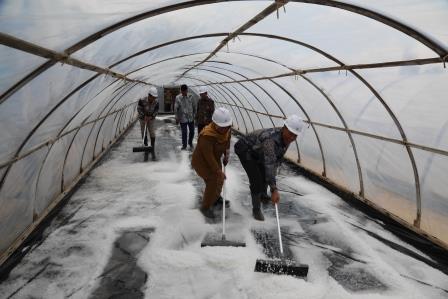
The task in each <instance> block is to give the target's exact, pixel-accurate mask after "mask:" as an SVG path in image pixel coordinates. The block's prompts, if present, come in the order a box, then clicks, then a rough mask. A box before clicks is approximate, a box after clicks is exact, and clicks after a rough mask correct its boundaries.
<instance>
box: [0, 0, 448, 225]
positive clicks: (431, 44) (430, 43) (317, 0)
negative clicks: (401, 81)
mask: <svg viewBox="0 0 448 299" xmlns="http://www.w3.org/2000/svg"><path fill="white" fill-rule="evenodd" d="M218 2H221V1H191V2H188V3H187V2H186V3H181V4H176V5H171V6H166V7H163V8H159V9H155V10H153V11H149V12H145V13H142V14H139V15H136V16H132V17H130V18H128V19H126V20H123V21H120V22H118V23H116V24H113V25H111V26H109V27H107V28H105V29H103V30H100V31H98V32H96V33H94V34H92V35H90V36H89V37H87V38H85V39H83V40H81V41H79V42H78V43H76V44H75V45H73V46H72V47H70V48H68V49H67V50H66V53H68V54H72V53H74V52H75V51H77V50H79V49H81V48H83V47H85V46H87V45H88V44H90V43H92V42H94V41H96V40H97V39H99V38H101V37H102V36H105V35H107V34H109V33H111V32H113V31H115V30H118V29H119V28H121V27H124V26H127V25H130V24H132V23H134V22H137V21H139V20H143V19H146V18H149V17H152V16H155V15H159V14H163V13H165V12H169V11H174V10H178V9H182V8H187V7H191V6H197V5H203V4H209V3H218ZM291 2H302V3H309V4H317V5H325V6H331V7H336V8H340V9H344V10H347V11H351V12H353V13H356V14H360V15H364V16H366V17H368V18H371V19H374V20H376V21H379V22H381V23H383V24H386V25H388V26H390V27H392V28H395V29H396V30H398V31H400V32H402V33H404V34H406V35H408V36H410V37H412V38H414V39H416V40H417V41H419V42H421V43H423V44H424V45H425V46H427V47H428V48H430V49H431V50H433V51H434V52H436V53H437V54H438V55H439V56H440V57H442V58H443V59H444V58H445V56H446V53H447V51H446V50H445V49H444V47H442V46H441V45H439V44H438V43H437V42H436V41H434V40H431V39H430V38H429V37H427V36H425V35H424V34H422V33H420V32H418V31H416V30H414V29H412V28H410V27H408V26H406V25H404V24H402V23H400V22H398V21H396V20H393V19H391V18H389V17H386V16H384V15H382V14H380V13H378V12H375V11H372V10H368V9H365V8H362V7H359V6H356V5H351V4H347V3H341V2H337V1H325V0H296V1H291ZM54 63H55V62H54V61H47V62H46V63H44V64H43V65H41V66H40V67H38V68H37V69H36V70H35V71H33V72H31V73H30V74H29V75H27V76H26V77H25V78H24V79H22V80H21V81H19V82H18V83H17V84H15V85H14V86H13V87H12V89H13V90H11V89H9V90H8V91H7V94H8V96H9V95H11V94H13V93H14V92H15V91H17V90H18V89H20V88H21V87H22V86H24V85H25V84H26V83H27V82H29V81H30V80H32V79H33V78H34V77H35V76H37V75H39V74H40V73H41V72H43V71H45V70H46V69H48V68H49V67H50V66H51V65H53V64H54ZM1 98H2V99H3V98H4V95H2V96H1ZM403 134H404V132H403V133H402V137H403ZM404 137H405V136H404ZM403 141H404V142H407V140H406V139H405V138H404V139H403ZM406 148H407V151H408V154H409V155H410V156H411V163H412V165H413V168H414V176H416V180H418V172H417V173H416V170H415V160H414V158H413V153H412V150H411V149H410V148H409V146H408V145H407V146H406ZM4 178H5V176H4V177H3V179H2V184H3V181H4ZM416 189H417V191H416V192H417V201H418V202H419V199H418V197H419V196H420V188H419V186H418V187H417V184H416ZM419 205H420V206H421V203H420V204H419ZM419 210H420V211H418V213H421V207H420V208H419ZM419 215H420V214H419ZM418 218H420V217H418Z"/></svg>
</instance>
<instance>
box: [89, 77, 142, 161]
mask: <svg viewBox="0 0 448 299" xmlns="http://www.w3.org/2000/svg"><path fill="white" fill-rule="evenodd" d="M137 84H138V83H136V84H134V85H132V86H130V87H129V88H128V89H127V90H126V91H125V92H123V94H122V95H121V96H120V97H118V99H117V101H115V103H113V104H112V106H110V108H109V110H108V111H107V113H109V112H110V111H111V110H112V109H113V108H114V107H115V105H117V104H118V103H120V102H121V101H122V99H123V97H124V96H125V95H126V94H127V93H128V92H129V91H131V90H132V89H133V88H134V87H135V86H137ZM106 107H107V105H106ZM106 107H105V108H106ZM103 111H104V110H103ZM107 113H106V114H107ZM99 115H100V116H101V113H100V114H99ZM105 121H106V118H104V119H103V121H102V122H101V125H100V127H99V128H98V133H97V134H96V138H95V144H94V146H93V156H92V160H94V159H95V150H96V145H97V143H98V137H99V135H100V133H101V129H102V128H103V125H104V122H105ZM92 130H93V128H92ZM87 141H88V140H87ZM86 145H87V143H86Z"/></svg>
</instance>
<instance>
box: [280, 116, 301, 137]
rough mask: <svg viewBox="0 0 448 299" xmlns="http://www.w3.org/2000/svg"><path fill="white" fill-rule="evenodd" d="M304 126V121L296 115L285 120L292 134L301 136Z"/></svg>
mask: <svg viewBox="0 0 448 299" xmlns="http://www.w3.org/2000/svg"><path fill="white" fill-rule="evenodd" d="M304 125H305V124H304V122H303V119H302V118H301V117H298V116H297V115H295V114H293V115H291V116H288V118H287V119H286V120H285V126H286V127H287V128H288V130H289V131H290V132H291V133H293V134H296V135H299V134H300V132H302V129H303V127H304Z"/></svg>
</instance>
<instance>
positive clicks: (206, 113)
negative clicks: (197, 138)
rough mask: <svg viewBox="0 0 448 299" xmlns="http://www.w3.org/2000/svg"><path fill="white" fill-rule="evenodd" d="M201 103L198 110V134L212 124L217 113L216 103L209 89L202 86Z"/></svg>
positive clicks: (199, 102)
mask: <svg viewBox="0 0 448 299" xmlns="http://www.w3.org/2000/svg"><path fill="white" fill-rule="evenodd" d="M199 96H200V98H199V101H198V104H197V108H196V125H197V126H198V134H199V133H201V131H202V129H203V128H204V127H205V126H206V125H208V124H209V123H211V122H212V115H213V112H215V102H214V101H213V100H212V99H210V97H209V96H208V93H207V88H206V87H205V86H201V87H200V88H199Z"/></svg>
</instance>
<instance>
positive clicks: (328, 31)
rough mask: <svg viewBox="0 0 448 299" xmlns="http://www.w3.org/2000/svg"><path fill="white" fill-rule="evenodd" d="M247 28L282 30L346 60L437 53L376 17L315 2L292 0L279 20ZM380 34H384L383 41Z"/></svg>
mask: <svg viewBox="0 0 448 299" xmlns="http://www.w3.org/2000/svg"><path fill="white" fill-rule="evenodd" d="M441 25H444V24H441ZM445 27H446V23H445ZM360 28H362V30H360ZM247 32H263V33H267V34H280V35H281V36H283V37H287V38H291V39H294V40H299V41H302V42H305V43H307V44H310V45H312V46H315V47H318V48H320V49H321V50H323V51H324V52H327V53H329V54H331V55H333V56H335V57H337V58H338V59H339V60H341V61H342V62H344V63H346V64H354V63H374V62H379V61H393V60H404V59H416V58H427V57H434V56H435V55H434V52H432V51H431V50H430V49H428V48H427V47H426V46H425V45H423V44H421V43H419V42H418V41H416V40H415V39H412V38H411V37H409V36H407V35H405V34H403V33H401V32H399V31H397V30H394V29H391V28H390V27H388V26H387V25H385V24H382V23H380V22H377V21H376V20H373V19H370V18H366V17H364V16H361V15H358V14H354V13H351V12H349V11H346V10H342V9H339V8H335V7H328V6H319V5H313V4H303V3H294V2H290V3H288V4H287V5H286V13H281V14H280V18H279V19H278V20H277V19H276V18H272V17H270V18H269V17H268V18H265V19H263V20H262V21H260V22H259V23H257V24H256V25H254V26H253V27H251V28H249V30H247ZM378 37H381V42H380V43H381V44H380V45H379V44H378V43H379V41H378Z"/></svg>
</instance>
